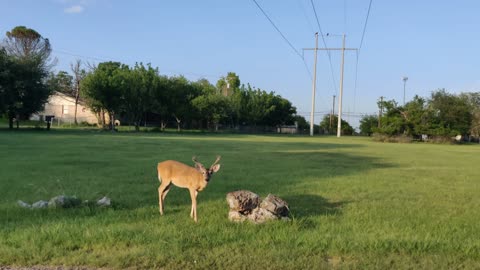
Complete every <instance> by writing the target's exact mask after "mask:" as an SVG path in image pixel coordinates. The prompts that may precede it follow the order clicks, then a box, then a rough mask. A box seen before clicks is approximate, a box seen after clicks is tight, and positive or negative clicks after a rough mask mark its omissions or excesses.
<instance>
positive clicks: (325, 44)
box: [310, 0, 338, 94]
mask: <svg viewBox="0 0 480 270" xmlns="http://www.w3.org/2000/svg"><path fill="white" fill-rule="evenodd" d="M310 3H311V4H312V8H313V13H315V18H316V20H317V25H318V30H319V31H320V36H321V37H322V41H323V46H324V48H325V52H326V53H327V55H328V62H329V63H330V71H331V73H332V83H333V89H335V93H336V94H338V90H337V82H336V80H335V75H334V72H333V65H332V56H331V54H330V51H329V50H327V42H325V37H324V36H323V31H322V26H320V20H319V19H318V15H317V10H316V9H315V4H314V3H313V0H310Z"/></svg>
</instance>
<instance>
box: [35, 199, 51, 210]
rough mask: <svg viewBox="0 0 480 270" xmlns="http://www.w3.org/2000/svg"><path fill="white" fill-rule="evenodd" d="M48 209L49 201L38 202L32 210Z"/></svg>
mask: <svg viewBox="0 0 480 270" xmlns="http://www.w3.org/2000/svg"><path fill="white" fill-rule="evenodd" d="M47 207H48V202H47V201H43V200H42V201H38V202H36V203H34V204H32V208H36V209H38V208H47Z"/></svg>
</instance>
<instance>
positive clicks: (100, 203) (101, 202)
mask: <svg viewBox="0 0 480 270" xmlns="http://www.w3.org/2000/svg"><path fill="white" fill-rule="evenodd" d="M110 204H111V201H110V198H108V197H107V196H105V197H103V198H101V199H100V200H98V201H97V205H98V206H101V207H108V206H110Z"/></svg>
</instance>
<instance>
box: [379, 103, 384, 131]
mask: <svg viewBox="0 0 480 270" xmlns="http://www.w3.org/2000/svg"><path fill="white" fill-rule="evenodd" d="M382 114H383V96H381V97H380V108H379V111H378V128H381V127H382V122H381V121H382V120H381V119H382Z"/></svg>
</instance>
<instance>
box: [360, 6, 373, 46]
mask: <svg viewBox="0 0 480 270" xmlns="http://www.w3.org/2000/svg"><path fill="white" fill-rule="evenodd" d="M372 1H373V0H370V4H369V5H368V11H367V17H366V18H365V24H364V26H363V34H362V40H361V41H360V46H359V47H358V51H359V52H360V50H361V49H362V45H363V38H364V37H365V31H366V30H367V23H368V17H369V16H370V9H371V8H372Z"/></svg>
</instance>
